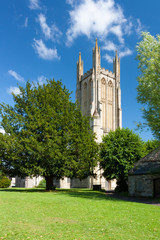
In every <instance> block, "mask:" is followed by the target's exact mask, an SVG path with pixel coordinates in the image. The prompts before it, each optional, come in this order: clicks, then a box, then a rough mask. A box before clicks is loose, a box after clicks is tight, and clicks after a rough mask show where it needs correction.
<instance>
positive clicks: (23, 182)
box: [11, 176, 43, 188]
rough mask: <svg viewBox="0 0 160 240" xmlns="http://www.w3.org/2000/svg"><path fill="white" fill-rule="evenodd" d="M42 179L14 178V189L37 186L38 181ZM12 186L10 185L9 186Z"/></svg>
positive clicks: (39, 177)
mask: <svg viewBox="0 0 160 240" xmlns="http://www.w3.org/2000/svg"><path fill="white" fill-rule="evenodd" d="M42 179H43V177H41V176H38V177H32V178H30V177H26V178H20V177H17V176H16V177H15V178H14V184H13V186H14V187H25V188H33V187H36V186H38V184H39V183H40V181H41V180H42ZM11 186H12V185H11Z"/></svg>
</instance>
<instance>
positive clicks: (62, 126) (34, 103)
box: [1, 80, 97, 187]
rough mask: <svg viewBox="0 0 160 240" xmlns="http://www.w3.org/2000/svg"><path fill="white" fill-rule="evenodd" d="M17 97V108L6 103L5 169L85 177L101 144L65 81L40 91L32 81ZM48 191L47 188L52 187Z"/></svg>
mask: <svg viewBox="0 0 160 240" xmlns="http://www.w3.org/2000/svg"><path fill="white" fill-rule="evenodd" d="M20 91H21V94H20V95H17V96H16V95H13V97H14V102H15V105H14V106H13V107H11V106H9V105H6V104H1V117H2V123H1V125H2V127H3V128H4V129H5V132H6V134H5V136H4V138H6V141H7V145H5V147H4V151H1V152H3V161H2V165H3V168H6V170H8V172H9V173H10V174H13V175H19V176H32V175H42V176H44V177H45V178H46V184H47V181H48V184H49V182H50V185H52V182H53V177H56V178H61V177H64V176H68V177H79V178H85V177H87V176H88V175H90V174H92V170H93V167H94V166H95V165H96V161H97V160H96V154H97V144H96V142H95V136H94V134H93V132H92V131H91V129H90V125H89V119H88V118H86V117H85V116H82V114H81V111H80V109H79V108H78V106H77V105H76V104H74V103H72V102H71V100H70V93H69V91H68V90H67V89H66V88H65V87H63V86H62V82H61V81H57V82H56V81H54V80H50V81H47V84H46V85H38V86H37V87H36V86H34V85H32V84H30V83H29V82H27V84H26V87H25V88H22V87H20ZM47 187H48V185H47Z"/></svg>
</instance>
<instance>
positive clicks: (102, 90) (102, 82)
mask: <svg viewBox="0 0 160 240" xmlns="http://www.w3.org/2000/svg"><path fill="white" fill-rule="evenodd" d="M101 98H102V100H105V99H106V81H105V79H104V78H102V80H101Z"/></svg>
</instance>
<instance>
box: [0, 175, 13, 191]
mask: <svg viewBox="0 0 160 240" xmlns="http://www.w3.org/2000/svg"><path fill="white" fill-rule="evenodd" d="M10 185H11V180H10V179H9V178H8V177H6V176H3V177H1V178H0V188H8V187H9V186H10Z"/></svg>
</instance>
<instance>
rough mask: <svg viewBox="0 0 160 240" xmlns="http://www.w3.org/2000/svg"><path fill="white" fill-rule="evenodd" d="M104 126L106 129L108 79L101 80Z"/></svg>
mask: <svg viewBox="0 0 160 240" xmlns="http://www.w3.org/2000/svg"><path fill="white" fill-rule="evenodd" d="M101 102H102V128H103V129H106V80H105V79H104V78H102V80H101Z"/></svg>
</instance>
